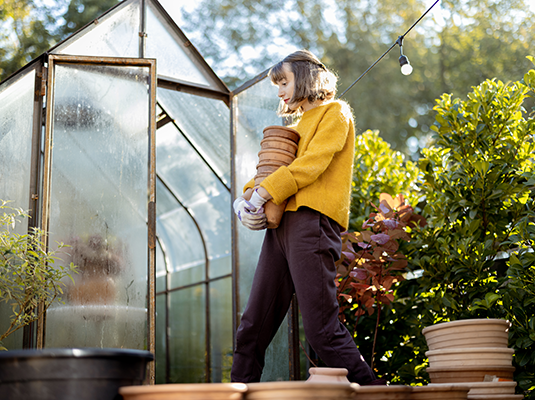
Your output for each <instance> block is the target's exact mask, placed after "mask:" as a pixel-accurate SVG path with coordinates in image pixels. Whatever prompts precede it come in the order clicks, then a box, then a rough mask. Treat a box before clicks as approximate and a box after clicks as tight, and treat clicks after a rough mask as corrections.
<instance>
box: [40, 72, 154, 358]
mask: <svg viewBox="0 0 535 400" xmlns="http://www.w3.org/2000/svg"><path fill="white" fill-rule="evenodd" d="M53 74H54V85H53V88H52V89H50V90H52V92H51V93H53V96H54V97H53V102H52V103H51V104H50V106H51V107H53V108H52V121H53V128H52V140H53V147H52V150H51V160H52V161H51V166H50V210H49V220H50V222H49V231H50V235H49V236H50V242H49V243H55V242H56V241H62V242H65V243H67V244H70V245H71V246H72V247H71V248H70V249H69V253H70V254H71V257H69V258H67V260H66V261H72V262H74V263H75V264H76V265H78V266H79V271H80V273H79V274H78V275H76V276H75V278H74V279H75V285H73V284H71V283H69V282H68V281H67V288H66V293H65V296H64V297H65V301H66V302H65V304H64V305H55V306H54V308H51V309H49V311H48V313H47V327H46V346H47V347H76V346H79V347H117V348H133V349H143V348H146V346H147V342H146V340H147V328H146V325H147V260H148V242H147V240H148V239H147V238H148V230H147V202H148V193H147V187H148V166H149V151H148V150H149V137H150V104H151V101H150V90H149V83H150V76H151V75H150V69H149V68H148V67H137V66H110V65H92V64H87V65H75V64H57V65H55V68H54V69H53Z"/></svg>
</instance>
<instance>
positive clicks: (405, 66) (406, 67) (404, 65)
mask: <svg viewBox="0 0 535 400" xmlns="http://www.w3.org/2000/svg"><path fill="white" fill-rule="evenodd" d="M439 1H440V0H436V1H435V2H434V3H433V4H432V5H431V7H429V8H428V9H427V10H426V11H425V12H424V13H423V14H422V16H421V17H420V18H418V20H417V21H416V22H415V23H414V24H412V26H411V27H410V28H409V29H407V31H406V32H405V33H404V34H403V35H401V36H399V37H398V38H397V40H396V41H395V42H394V44H392V46H390V48H389V49H388V50H387V51H385V52H384V53H383V55H382V56H381V57H379V58H378V59H377V60H376V61H375V62H374V63H373V64H372V65H370V66H369V67H368V69H367V70H366V71H364V72H363V73H362V75H360V76H359V77H358V78H357V79H356V80H355V81H354V82H353V83H352V84H351V85H350V86H349V87H348V88H347V89H346V90H344V91H343V92H342V94H341V95H340V96H338V98H342V97H343V96H344V94H346V93H347V92H348V91H349V89H351V88H352V87H353V86H355V85H356V83H357V82H358V81H360V80H361V79H362V78H363V77H364V76H365V75H366V74H367V73H368V72H370V70H371V69H372V68H373V67H375V66H376V65H377V63H379V61H381V60H382V59H383V58H384V57H385V56H386V55H387V54H388V53H389V52H390V50H392V49H393V48H394V47H396V46H399V53H400V57H399V65H400V66H401V73H402V74H403V75H410V73H411V72H412V66H411V64H410V63H409V59H408V58H407V56H406V55H404V54H403V50H402V49H403V39H404V38H405V36H407V34H408V33H409V32H410V31H411V30H412V28H414V27H415V26H416V25H418V23H419V22H420V21H421V20H422V19H423V18H424V17H425V16H426V15H427V13H428V12H429V11H431V9H432V8H433V7H434V6H435V5H436V4H437V3H438V2H439Z"/></svg>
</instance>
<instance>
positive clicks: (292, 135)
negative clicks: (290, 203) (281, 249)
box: [254, 126, 300, 229]
mask: <svg viewBox="0 0 535 400" xmlns="http://www.w3.org/2000/svg"><path fill="white" fill-rule="evenodd" d="M299 137H300V136H299V133H298V132H297V131H295V130H294V129H291V128H288V127H286V126H268V127H267V128H265V129H264V138H263V140H262V141H261V142H260V147H261V150H260V152H259V153H258V160H259V161H258V165H257V166H256V176H255V178H254V179H255V186H259V185H260V183H261V182H262V181H263V180H264V179H265V178H266V177H267V176H269V175H270V174H272V173H273V172H275V171H276V170H277V169H279V168H280V167H282V166H288V165H290V164H291V163H292V161H293V160H295V156H296V154H297V145H298V143H299ZM286 204H287V202H286V201H284V202H283V203H282V204H280V205H275V203H273V202H272V201H268V202H267V203H266V204H265V205H264V209H265V212H266V217H267V222H268V228H269V229H274V228H277V227H278V226H279V223H280V220H281V218H282V214H283V213H284V210H285V209H286Z"/></svg>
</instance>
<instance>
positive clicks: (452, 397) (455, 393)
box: [411, 384, 469, 400]
mask: <svg viewBox="0 0 535 400" xmlns="http://www.w3.org/2000/svg"><path fill="white" fill-rule="evenodd" d="M468 390H469V388H468V387H467V386H455V385H449V384H448V385H434V386H431V385H429V386H413V387H412V392H411V400H439V399H440V400H466V399H467V397H468Z"/></svg>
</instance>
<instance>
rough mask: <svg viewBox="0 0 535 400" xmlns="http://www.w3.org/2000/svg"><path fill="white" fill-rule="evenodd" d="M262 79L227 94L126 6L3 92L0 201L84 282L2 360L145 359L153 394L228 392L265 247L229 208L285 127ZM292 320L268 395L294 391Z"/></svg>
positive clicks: (132, 0) (177, 35)
mask: <svg viewBox="0 0 535 400" xmlns="http://www.w3.org/2000/svg"><path fill="white" fill-rule="evenodd" d="M265 77H266V74H265V73H261V74H260V75H259V76H258V77H256V78H254V79H252V80H251V81H249V83H247V84H245V85H243V86H242V87H241V88H239V89H237V90H236V91H234V92H230V91H229V89H228V88H227V87H226V86H225V84H224V83H223V82H222V81H221V79H219V78H218V77H217V76H216V74H215V73H214V72H213V71H212V70H211V69H210V67H209V66H208V64H207V63H206V62H205V60H204V59H203V58H202V57H201V55H200V54H199V53H198V52H197V50H196V49H195V47H194V46H193V45H192V44H191V43H190V42H189V40H188V39H187V38H186V36H185V35H184V34H183V32H182V31H181V30H180V28H179V27H178V26H177V25H176V23H175V22H174V21H173V19H172V18H171V17H170V16H169V15H168V14H167V13H166V11H165V10H164V8H163V7H162V6H161V5H160V4H159V3H158V1H157V0H126V1H124V2H121V3H119V4H118V5H117V6H115V7H114V8H112V9H111V10H109V11H108V12H107V13H105V14H104V15H102V16H101V17H99V18H98V19H95V20H94V21H93V22H91V23H90V24H88V25H87V26H85V27H84V28H82V29H81V30H80V31H78V32H76V33H75V34H73V35H72V36H71V37H69V38H68V39H66V40H65V41H63V42H61V43H59V44H58V45H56V46H55V47H53V48H52V49H50V50H49V52H47V53H46V54H43V55H42V56H41V57H39V58H37V59H35V60H33V61H32V62H31V63H29V64H28V65H26V66H25V67H24V68H22V69H21V70H19V71H18V72H17V73H15V74H14V75H12V76H10V77H9V78H8V79H6V80H5V81H3V82H2V83H1V84H0V143H1V145H0V199H3V200H10V201H12V203H11V205H12V206H15V207H21V208H23V209H24V210H29V213H30V215H31V218H30V219H29V220H28V221H29V222H28V224H29V226H19V227H18V228H17V229H18V230H19V231H20V232H26V231H27V230H28V229H29V228H31V227H40V228H42V229H44V230H45V231H46V232H48V239H47V240H48V245H49V247H51V248H54V246H56V243H57V242H63V243H65V244H68V245H69V246H71V247H70V248H69V250H68V251H67V253H68V255H66V256H65V257H63V261H62V262H64V263H68V262H71V261H72V262H73V263H75V264H76V265H78V267H79V273H78V274H77V275H76V276H74V285H73V284H72V283H69V282H67V281H66V288H65V295H64V296H63V301H64V303H54V305H53V306H52V307H51V308H50V309H49V310H48V311H47V313H46V318H44V319H42V320H39V321H37V323H34V324H32V325H31V326H30V327H26V328H25V329H24V330H22V329H21V330H20V331H18V332H17V333H16V334H14V335H12V336H10V337H9V338H8V339H6V341H5V343H4V344H5V346H6V347H7V348H9V349H22V348H70V347H102V348H130V349H146V350H149V351H151V352H153V353H154V354H155V355H156V362H155V363H151V365H152V366H151V371H150V378H151V380H152V382H156V383H165V382H177V383H178V382H228V381H229V379H230V367H231V365H232V349H233V336H234V332H235V330H236V327H237V326H238V324H239V318H240V315H241V312H242V311H243V309H244V307H245V304H246V302H247V296H248V293H249V290H250V286H251V281H252V275H253V272H254V268H255V264H256V260H257V257H258V253H259V250H260V243H261V241H262V238H263V233H262V232H251V231H248V230H246V229H245V228H243V227H242V226H241V225H240V226H238V225H236V223H235V220H234V214H233V212H232V206H231V203H232V199H233V198H235V196H236V195H237V194H239V193H240V192H241V188H242V187H243V184H244V183H245V182H246V181H247V180H249V179H250V178H251V177H252V176H253V175H254V173H255V166H256V162H257V153H258V151H259V148H260V139H261V137H262V130H263V128H264V127H266V126H269V125H282V124H283V121H282V120H281V119H280V118H279V117H277V115H276V112H275V111H276V108H277V97H276V88H275V87H274V86H273V85H271V83H270V82H269V79H265ZM292 310H293V308H292ZM9 311H10V310H8V309H7V307H3V308H2V309H0V324H1V325H2V326H1V328H4V326H3V325H5V324H6V323H8V322H7V321H8V320H9ZM289 315H291V316H292V317H290V318H289V320H290V321H291V323H286V324H283V325H282V327H281V329H280V331H279V333H278V334H277V337H276V339H275V340H274V342H273V343H272V346H271V347H270V349H269V352H268V358H267V365H266V369H265V373H264V376H263V379H265V380H277V379H282V380H288V379H295V378H298V377H299V369H300V366H299V365H300V363H299V359H298V352H297V347H298V346H296V343H298V335H299V329H298V318H297V316H296V314H295V313H290V314H289ZM303 368H304V365H303Z"/></svg>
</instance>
